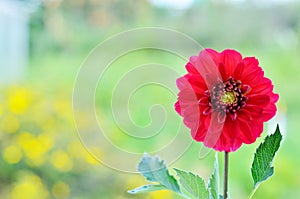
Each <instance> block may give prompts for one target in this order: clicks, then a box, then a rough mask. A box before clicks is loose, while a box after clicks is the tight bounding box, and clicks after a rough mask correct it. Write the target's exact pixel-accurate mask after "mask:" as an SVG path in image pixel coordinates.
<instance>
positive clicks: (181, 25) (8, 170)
mask: <svg viewBox="0 0 300 199" xmlns="http://www.w3.org/2000/svg"><path fill="white" fill-rule="evenodd" d="M0 10H1V14H0V36H1V37H0V41H1V42H0V45H1V47H0V49H1V51H0V57H1V62H0V63H1V66H0V72H1V75H0V77H1V81H0V82H1V93H0V148H1V154H0V168H1V169H0V195H1V198H4V199H27V198H28V199H43V198H75V199H77V198H78V199H79V198H116V199H119V198H120V199H121V198H149V199H151V198H180V197H179V196H176V195H174V194H173V193H171V192H168V191H160V192H155V193H151V194H142V195H134V196H133V195H129V194H127V193H126V190H128V189H132V188H135V187H137V186H140V185H142V184H144V183H145V180H144V179H143V178H142V177H140V176H139V175H135V174H128V173H124V172H118V171H116V170H113V169H110V168H109V167H106V166H104V165H102V164H101V163H99V161H97V160H96V159H95V158H94V157H93V156H92V155H90V154H89V153H88V152H87V151H86V150H85V148H84V147H83V145H82V144H81V143H80V140H79V138H78V135H77V132H76V128H75V124H74V121H73V115H72V114H73V113H72V91H73V84H74V82H75V79H76V74H77V72H78V70H79V68H80V65H81V63H82V62H83V61H84V59H85V58H86V57H87V55H88V54H89V52H90V51H91V50H92V49H93V48H94V47H95V46H96V45H97V44H98V43H100V42H102V41H104V40H105V39H107V38H108V37H109V36H111V35H114V34H117V33H119V32H121V31H124V30H128V29H131V28H137V27H140V28H142V27H151V26H155V27H163V28H171V29H174V30H177V31H179V32H182V33H185V34H187V35H189V36H190V37H192V38H194V39H195V40H196V41H197V42H199V43H200V44H201V45H202V46H203V47H207V48H214V49H216V50H218V51H222V50H223V49H226V48H233V49H236V50H238V51H240V52H241V53H242V54H243V56H255V57H257V58H258V59H259V61H260V65H261V66H262V67H263V69H264V70H265V74H266V76H268V77H269V78H271V79H272V81H273V83H274V86H275V92H277V93H279V95H280V100H279V102H278V109H279V110H278V115H277V118H276V119H275V120H273V122H270V123H269V124H268V125H266V129H269V131H272V129H273V128H274V123H275V122H279V123H280V125H281V128H282V132H283V133H284V141H283V144H282V147H281V148H280V151H279V153H278V156H277V157H276V159H275V162H274V165H275V175H274V176H273V177H271V178H270V179H269V180H268V181H267V182H265V183H264V184H262V185H261V187H260V188H259V189H258V191H257V193H256V194H255V196H254V197H253V198H257V199H259V198H261V199H263V198H272V199H277V198H278V199H279V198H300V170H299V164H300V158H299V143H298V142H299V141H300V135H299V133H298V131H299V129H300V123H299V122H298V118H299V111H300V106H299V105H298V103H299V102H300V95H299V93H300V89H299V74H300V65H299V63H300V43H299V40H300V12H299V10H300V2H299V1H292V0H291V1H279V0H277V1H276V0H268V1H263V2H260V1H258V0H257V1H256V0H252V1H246V0H244V1H243V0H232V1H230V0H220V1H218V0H214V1H208V0H194V1H192V0H190V1H166V0H165V1H155V0H152V1H147V0H126V1H124V0H43V1H36V0H28V1H25V0H23V1H21V0H20V1H11V0H8V1H2V2H1V3H0ZM174 42H176V41H174ZM109 50H110V51H111V52H113V51H114V49H109ZM200 50H201V49H199V51H200ZM149 62H155V63H161V64H165V65H168V66H171V67H174V68H176V69H177V71H180V73H181V74H184V73H185V69H184V64H185V61H184V60H182V59H179V58H174V55H172V54H170V53H167V52H162V51H157V50H156V51H155V50H141V51H138V52H134V53H131V54H129V55H128V56H125V57H121V58H120V59H119V60H117V61H116V62H115V63H113V65H112V68H113V69H112V71H107V73H106V78H104V80H103V81H104V83H105V84H106V85H107V86H105V88H104V90H99V91H97V92H96V96H99V99H100V98H101V96H102V98H106V96H107V99H104V100H99V101H97V100H96V102H95V103H96V112H97V113H98V116H99V117H100V118H101V120H102V122H103V121H104V123H105V124H106V126H107V127H108V128H109V129H110V131H111V134H110V136H111V137H110V138H111V139H112V140H113V141H114V142H115V144H116V145H117V146H119V147H121V148H122V147H124V148H126V147H127V148H130V149H131V150H134V151H136V152H139V153H142V152H143V151H145V150H146V151H149V150H150V151H151V150H154V149H155V148H156V147H161V145H163V144H164V143H168V139H172V137H173V136H175V131H176V128H177V126H178V123H180V122H181V119H180V117H179V116H177V115H176V113H175V111H174V110H173V103H174V102H175V101H176V96H175V95H174V94H172V93H170V91H168V90H167V89H165V90H164V89H162V88H161V87H153V88H152V87H151V88H148V90H147V92H144V93H143V92H142V93H140V94H138V93H137V95H135V96H134V97H133V100H135V102H134V103H133V106H134V107H133V108H132V110H131V111H132V120H134V122H135V123H136V124H137V125H141V126H143V125H144V126H145V125H147V124H148V123H149V122H150V121H151V118H149V115H148V114H149V113H148V111H149V105H151V104H152V103H158V102H159V103H160V104H162V105H163V106H164V107H166V111H167V112H168V113H169V112H170V114H171V115H172V116H171V117H169V118H167V121H168V123H167V124H166V125H165V126H164V127H163V129H162V131H161V133H163V135H164V136H163V137H162V138H160V139H155V140H154V141H151V142H147V144H146V145H145V143H144V142H142V143H138V142H135V143H131V142H130V141H129V139H127V138H126V136H124V134H123V133H122V131H121V129H119V128H118V127H117V126H116V125H115V123H114V121H113V117H112V114H111V112H110V111H111V110H110V104H109V103H110V102H109V100H110V99H109V96H110V95H111V90H112V89H113V88H114V86H115V85H116V84H117V82H118V77H120V76H121V75H122V74H125V73H126V71H129V70H130V69H132V66H136V65H138V64H143V63H149ZM118 68H122V70H121V71H119V73H118ZM109 72H111V73H109ZM166 78H170V79H171V80H172V79H174V84H175V79H176V78H177V77H168V76H166ZM155 93H160V95H156V94H155ZM102 98H101V99H102ZM96 99H97V97H96ZM82 120H83V121H85V120H89V119H88V116H87V117H85V115H84V114H82ZM170 124H171V125H170ZM172 124H173V125H172ZM174 126H175V127H174ZM186 132H187V133H189V131H188V129H186ZM266 134H267V130H266V132H264V133H263V136H262V137H264V136H265V135H266ZM261 141H262V138H259V140H258V141H257V142H256V143H254V144H252V145H244V146H242V147H241V148H240V149H239V150H238V151H236V152H235V153H233V154H231V156H230V170H229V172H230V174H229V175H230V182H229V189H230V190H229V191H230V194H231V198H247V196H248V194H249V193H250V191H251V188H252V180H251V176H250V164H251V162H252V158H253V153H254V151H255V148H256V147H257V146H258V145H259V143H260V142H261ZM201 146H202V145H201V143H195V144H193V145H192V147H191V148H189V149H188V151H186V152H185V153H184V155H183V156H182V157H181V158H180V159H179V160H178V161H176V162H175V163H174V164H173V165H172V167H179V168H182V169H186V170H191V171H193V172H196V173H199V174H200V175H202V176H204V178H205V180H208V178H209V175H210V173H211V172H212V169H213V168H212V167H213V159H214V154H213V153H210V154H209V155H208V156H207V157H206V158H205V159H199V158H198V154H199V150H200V148H201ZM174 150H176V148H174ZM90 151H92V153H93V154H97V157H101V156H102V155H103V156H106V155H109V154H110V153H113V152H112V151H106V150H104V149H102V148H101V146H99V147H94V148H93V149H90ZM220 158H221V160H220V161H221V162H222V156H221V155H220ZM122 161H124V162H126V161H129V160H126V159H124V160H122Z"/></svg>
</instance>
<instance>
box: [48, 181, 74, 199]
mask: <svg viewBox="0 0 300 199" xmlns="http://www.w3.org/2000/svg"><path fill="white" fill-rule="evenodd" d="M52 194H53V196H54V197H55V198H57V199H64V198H68V197H69V195H70V187H69V185H68V184H66V183H64V182H57V183H55V184H54V185H53V187H52Z"/></svg>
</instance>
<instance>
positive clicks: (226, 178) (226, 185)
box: [223, 151, 229, 199]
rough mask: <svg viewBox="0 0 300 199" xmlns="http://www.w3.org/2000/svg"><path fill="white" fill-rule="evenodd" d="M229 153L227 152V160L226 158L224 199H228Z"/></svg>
mask: <svg viewBox="0 0 300 199" xmlns="http://www.w3.org/2000/svg"><path fill="white" fill-rule="evenodd" d="M228 155H229V153H228V152H226V151H225V158H224V184H223V185H224V189H223V191H224V193H223V197H224V199H227V198H228V162H229V158H228Z"/></svg>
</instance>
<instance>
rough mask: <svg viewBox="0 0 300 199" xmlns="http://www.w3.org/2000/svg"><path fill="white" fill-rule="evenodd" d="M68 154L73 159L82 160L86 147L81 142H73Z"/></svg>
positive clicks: (69, 145)
mask: <svg viewBox="0 0 300 199" xmlns="http://www.w3.org/2000/svg"><path fill="white" fill-rule="evenodd" d="M67 150H68V153H69V154H70V155H71V157H72V158H81V157H82V156H83V154H84V152H85V151H84V150H85V149H84V147H83V146H82V144H81V143H80V142H79V141H72V142H70V143H69V144H68V147H67Z"/></svg>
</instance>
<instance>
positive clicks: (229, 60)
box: [221, 49, 242, 78]
mask: <svg viewBox="0 0 300 199" xmlns="http://www.w3.org/2000/svg"><path fill="white" fill-rule="evenodd" d="M221 55H222V57H223V60H222V61H223V63H224V65H225V68H226V72H227V78H229V76H232V75H233V72H234V70H235V68H236V66H237V64H238V63H239V62H241V61H242V55H241V54H240V53H239V52H237V51H235V50H230V49H227V50H224V51H223V52H222V53H221Z"/></svg>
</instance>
